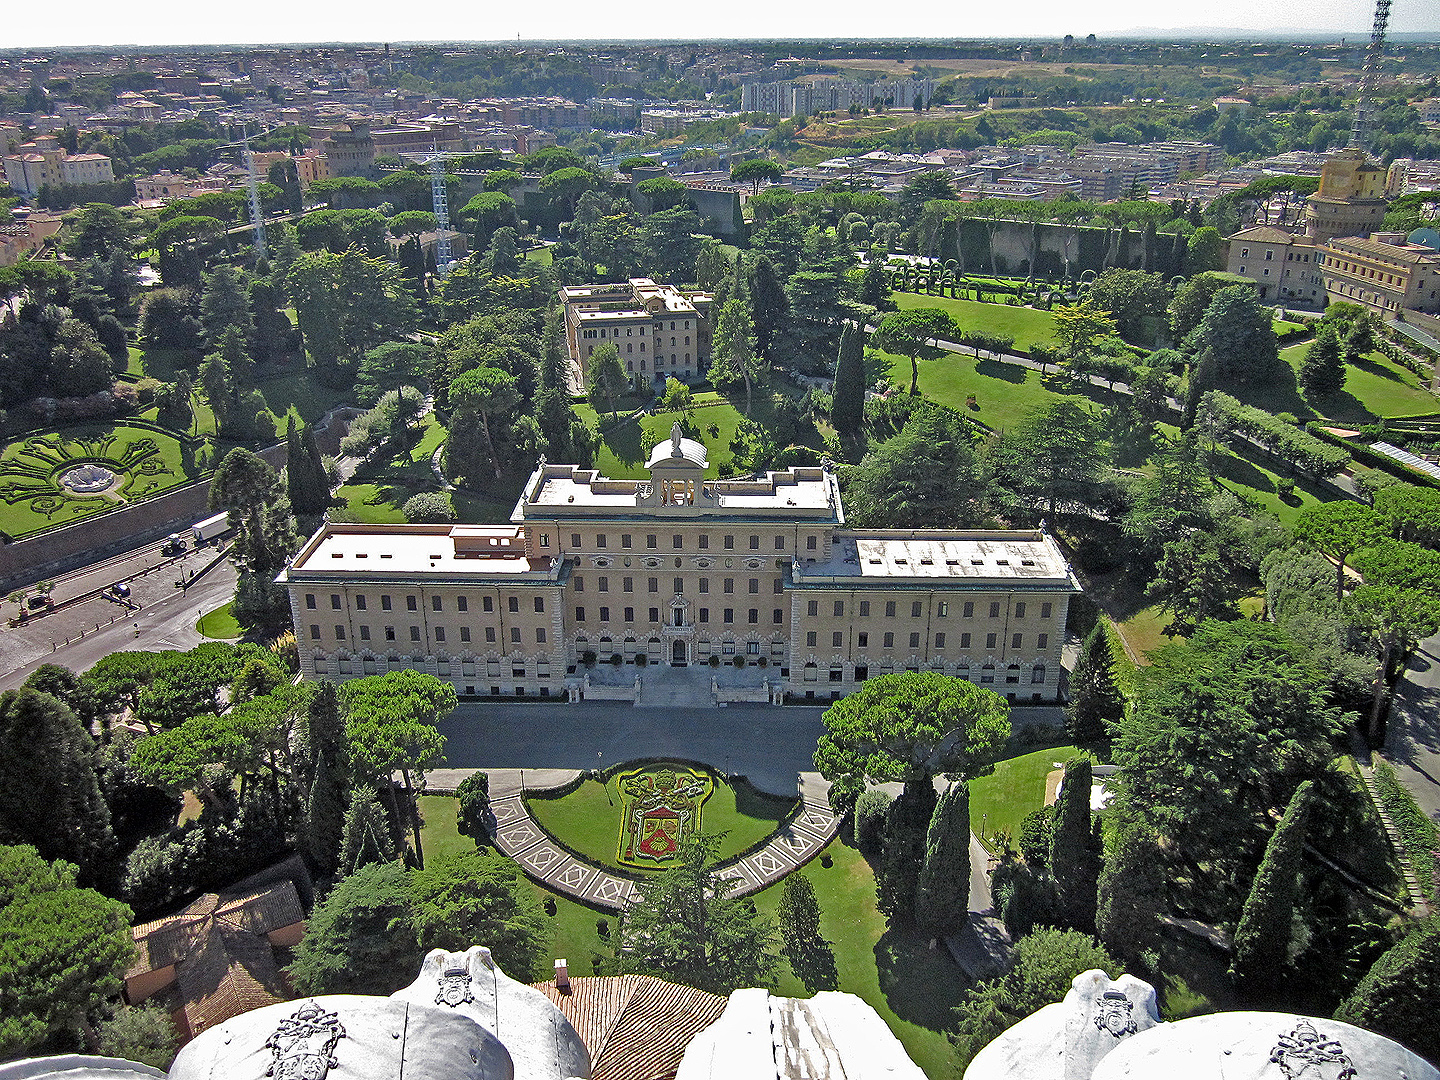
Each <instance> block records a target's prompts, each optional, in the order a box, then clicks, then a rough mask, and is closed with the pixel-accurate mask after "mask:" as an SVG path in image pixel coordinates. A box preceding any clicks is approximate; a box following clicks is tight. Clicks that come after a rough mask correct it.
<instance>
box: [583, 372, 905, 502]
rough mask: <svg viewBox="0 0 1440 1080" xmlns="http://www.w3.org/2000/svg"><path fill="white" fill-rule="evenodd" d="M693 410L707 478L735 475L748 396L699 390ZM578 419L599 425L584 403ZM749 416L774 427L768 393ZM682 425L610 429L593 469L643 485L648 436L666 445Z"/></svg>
mask: <svg viewBox="0 0 1440 1080" xmlns="http://www.w3.org/2000/svg"><path fill="white" fill-rule="evenodd" d="M907 370H908V369H907ZM907 385H908V383H907ZM695 404H696V408H695V411H694V414H693V418H692V420H691V423H692V424H693V425H694V426H695V427H697V428H698V429H699V433H700V441H701V442H703V443H704V444H705V449H706V450H707V452H708V454H709V459H710V467H709V468H708V469H707V470H706V473H705V475H706V476H712V477H713V476H729V475H731V474H733V473H734V472H735V471H736V470H735V468H734V466H733V464H732V460H733V457H734V455H733V453H732V452H731V450H730V443H731V441H732V440H733V439H734V438H735V429H736V428H737V427H738V426H739V424H740V421H741V420H743V419H744V418H745V417H744V413H743V411H742V410H743V409H744V407H745V395H744V392H743V391H741V392H740V393H738V394H736V395H734V396H733V397H730V398H726V397H724V396H722V395H720V394H717V393H715V392H714V391H713V390H705V389H700V390H697V391H696V394H695ZM575 413H576V415H578V416H580V417H581V418H582V419H584V420H586V421H587V422H590V423H594V422H595V413H594V410H593V409H592V408H591V407H590V406H589V405H587V404H585V403H577V404H576V405H575ZM751 416H752V418H753V419H754V420H755V422H756V423H758V424H760V425H762V426H766V427H769V426H771V425H772V424H773V420H774V409H773V407H772V403H771V400H770V393H769V392H768V391H764V390H757V391H756V392H755V394H754V397H753V401H752V403H751ZM678 419H680V416H679V414H678V413H672V412H660V413H654V414H652V415H649V416H642V417H640V418H639V419H638V420H636V421H635V422H633V423H628V424H621V425H619V426H618V427H614V428H611V429H610V430H609V431H607V432H605V434H604V435H603V436H601V443H600V450H599V453H597V454H596V456H595V467H596V468H597V469H599V470H600V472H601V473H602V474H603V475H605V476H613V477H616V478H618V479H627V480H639V479H643V478H644V477H646V476H647V475H648V474H647V473H646V471H645V458H646V452H645V437H646V435H647V434H648V435H649V436H651V438H652V439H654V440H663V439H668V438H669V437H670V428H671V426H672V425H673V424H674V423H675V421H676V420H678ZM712 425H713V426H714V428H715V430H714V431H713V432H712V431H711V430H710V429H711V426H712ZM807 445H814V446H817V447H818V446H819V445H820V440H819V437H818V435H815V434H814V433H811V437H810V441H809V443H808V444H807Z"/></svg>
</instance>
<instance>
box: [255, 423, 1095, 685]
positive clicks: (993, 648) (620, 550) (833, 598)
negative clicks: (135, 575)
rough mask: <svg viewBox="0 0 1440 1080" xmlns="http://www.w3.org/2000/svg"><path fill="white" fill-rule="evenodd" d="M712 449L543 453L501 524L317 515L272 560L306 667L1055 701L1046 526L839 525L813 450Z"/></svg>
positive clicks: (1054, 602) (683, 446)
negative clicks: (719, 457) (809, 456)
mask: <svg viewBox="0 0 1440 1080" xmlns="http://www.w3.org/2000/svg"><path fill="white" fill-rule="evenodd" d="M706 467H707V461H706V451H705V447H704V446H703V445H701V444H700V443H698V442H695V441H693V440H690V439H686V438H684V437H682V435H681V433H680V429H679V426H678V425H676V426H675V427H674V429H673V430H672V432H671V437H670V439H669V440H668V441H666V442H662V443H661V444H659V445H658V446H657V447H656V448H655V450H654V451H653V452H652V453H651V455H650V460H649V463H648V469H649V474H650V475H649V479H647V480H620V479H612V478H610V477H606V476H601V475H600V474H599V473H597V472H595V471H593V470H589V469H580V468H577V467H575V466H573V465H550V464H546V463H545V462H544V461H543V460H542V461H541V463H540V465H539V467H538V468H537V469H536V470H535V471H534V472H533V473H532V474H531V476H530V478H529V479H528V480H527V481H526V483H525V488H524V491H523V492H522V494H521V497H520V499H519V501H518V502H517V503H516V506H515V510H514V512H513V513H512V514H511V517H510V522H509V524H508V525H401V526H392V525H384V526H380V525H352V524H340V523H327V524H325V525H324V526H323V527H322V528H321V529H320V530H319V531H318V532H317V533H316V534H315V535H314V536H312V537H311V538H310V539H309V541H307V542H306V544H305V545H304V547H303V548H302V549H301V550H300V552H299V554H297V555H296V556H295V558H294V560H293V562H292V563H291V565H290V566H289V568H287V569H286V570H285V571H283V572H282V573H281V575H280V577H279V578H278V580H279V581H280V582H281V583H283V584H285V585H286V587H287V588H288V590H289V594H290V605H291V609H292V612H293V614H294V620H295V630H296V637H297V639H298V642H299V649H300V657H301V666H302V670H303V672H304V673H305V675H306V676H314V677H327V678H340V679H343V678H351V677H355V676H360V675H371V674H381V673H384V672H387V671H394V670H402V669H414V670H419V671H425V672H429V673H431V674H433V675H436V676H438V677H440V678H443V679H447V680H449V681H450V682H451V683H452V684H453V685H454V686H455V688H456V691H457V693H459V694H461V695H462V696H481V697H485V696H491V697H508V696H539V697H565V698H568V699H569V700H571V701H578V700H582V699H584V698H591V699H597V698H598V699H610V700H628V701H638V700H641V699H643V697H644V695H645V694H646V693H647V692H654V691H655V690H656V688H658V687H660V686H663V685H665V684H666V682H667V681H671V682H674V681H680V682H684V681H686V680H688V681H689V682H690V684H691V685H694V686H698V687H700V689H701V690H702V691H703V692H705V693H708V694H711V695H713V698H714V700H716V701H747V700H748V701H771V702H776V703H779V702H783V701H786V700H790V701H796V700H800V701H804V700H826V701H828V700H831V699H832V698H836V697H840V696H842V695H844V694H846V693H849V692H850V691H851V690H854V689H855V688H856V686H857V685H858V684H860V683H861V682H863V681H864V680H865V679H867V678H869V677H872V676H875V675H880V674H884V673H887V672H892V671H904V670H911V671H922V670H923V671H936V672H942V673H945V674H948V675H955V676H959V677H961V678H966V679H969V680H970V681H971V682H974V683H976V684H977V685H982V686H985V687H986V688H988V689H992V690H995V691H996V692H997V693H1000V694H1002V695H1003V696H1005V697H1007V698H1008V699H1009V700H1010V701H1012V702H1017V703H1027V704H1028V703H1032V702H1053V701H1054V700H1056V697H1057V687H1058V679H1059V674H1060V647H1061V641H1062V638H1063V636H1064V628H1065V616H1066V612H1067V609H1068V606H1069V600H1070V597H1071V596H1072V595H1073V594H1074V593H1075V592H1077V591H1078V585H1077V584H1076V580H1075V577H1074V575H1073V574H1072V573H1071V571H1070V568H1069V566H1068V564H1067V563H1066V561H1065V558H1064V555H1063V554H1062V553H1061V551H1060V549H1059V547H1058V546H1057V545H1056V543H1055V541H1054V540H1053V539H1052V538H1051V537H1050V536H1049V535H1048V534H1047V533H1046V532H1044V531H1043V530H1031V531H1001V530H989V531H953V530H929V529H922V530H886V529H879V530H852V529H847V528H846V526H845V513H844V508H843V506H842V504H841V499H840V489H839V484H838V483H837V481H836V477H835V475H834V473H833V472H832V471H831V470H830V469H829V468H828V467H816V468H805V467H796V468H791V469H785V470H780V471H776V472H770V473H767V474H765V475H764V476H763V477H761V478H758V479H736V480H714V479H707V478H706V475H705V474H706ZM679 669H685V670H679ZM647 687H648V688H649V689H648V690H647Z"/></svg>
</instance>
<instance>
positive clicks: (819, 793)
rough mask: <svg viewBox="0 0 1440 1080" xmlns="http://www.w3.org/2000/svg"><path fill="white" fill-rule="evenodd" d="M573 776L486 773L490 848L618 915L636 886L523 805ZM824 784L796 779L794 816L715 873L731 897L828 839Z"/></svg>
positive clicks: (809, 855) (773, 878)
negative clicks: (570, 845) (581, 852)
mask: <svg viewBox="0 0 1440 1080" xmlns="http://www.w3.org/2000/svg"><path fill="white" fill-rule="evenodd" d="M579 775H580V773H579V772H578V771H577V770H573V769H491V770H490V810H491V813H493V814H494V817H495V821H494V824H493V825H492V827H491V832H492V835H493V836H494V837H495V846H496V847H497V848H499V849H500V850H501V851H502V852H504V853H505V854H506V855H509V856H510V857H511V858H512V859H514V860H515V861H516V862H517V863H519V864H520V868H521V869H522V870H523V871H524V872H525V874H526V875H527V876H528V877H530V878H533V879H534V880H535V881H537V882H539V883H540V884H541V885H544V886H545V887H546V888H547V889H550V890H551V891H553V892H558V893H561V894H563V895H565V896H569V897H571V898H573V899H575V900H579V901H580V902H581V903H583V904H589V905H590V906H591V907H595V908H600V909H602V910H607V911H619V910H620V909H622V908H623V907H625V905H627V904H628V903H630V901H631V900H633V899H634V898H635V896H636V895H637V894H638V892H639V882H638V880H637V879H635V878H632V877H630V876H628V875H624V874H621V873H618V872H616V871H612V870H608V869H605V868H603V867H600V866H596V865H594V864H593V863H590V862H586V861H585V860H583V859H581V858H579V857H578V856H576V855H575V853H574V852H572V851H570V850H569V849H567V848H565V847H564V846H563V845H561V844H560V843H559V841H557V840H556V839H555V838H554V837H553V836H551V835H550V834H549V833H548V832H546V831H545V830H544V829H543V828H542V827H541V826H540V823H539V822H537V821H536V820H535V819H534V818H533V817H531V815H530V810H529V808H528V807H526V805H525V798H524V793H525V792H526V791H546V790H551V789H554V788H557V787H562V786H564V785H565V784H568V783H570V782H572V781H573V780H575V779H576V778H577V777H578V776H579ZM829 790H830V785H829V784H828V783H827V782H826V781H825V780H823V779H822V778H821V777H820V775H819V774H818V773H801V774H800V777H799V794H800V801H801V806H800V809H799V811H798V812H797V813H796V814H795V816H794V817H793V818H791V819H790V820H789V821H788V822H787V823H786V824H784V825H782V826H781V827H780V829H779V830H778V831H777V832H776V833H775V834H774V835H773V836H771V837H770V838H769V839H768V840H767V841H766V842H765V843H764V844H763V845H761V846H760V847H758V848H756V849H754V850H753V851H750V852H748V853H747V854H745V855H744V856H743V857H741V858H739V859H736V860H734V861H732V862H729V863H727V864H724V865H722V866H721V867H720V870H719V874H720V876H721V877H722V878H726V879H730V880H734V881H736V882H737V883H738V884H737V885H736V887H735V889H734V890H733V892H732V895H735V896H747V895H749V894H750V893H755V892H759V891H760V890H761V889H764V888H766V887H768V886H770V885H773V884H774V883H775V882H777V881H779V880H780V879H781V878H783V877H785V875H787V874H790V873H792V872H794V871H795V870H798V869H799V868H800V867H801V866H804V865H805V863H807V862H809V861H810V860H811V859H813V858H814V857H815V856H816V855H818V854H819V853H820V851H821V849H823V848H824V847H825V845H826V844H828V843H830V841H831V840H832V839H833V838H834V836H835V830H836V826H837V821H836V817H835V814H834V812H833V811H832V810H831V809H830V803H829V801H828V798H827V796H828V793H829Z"/></svg>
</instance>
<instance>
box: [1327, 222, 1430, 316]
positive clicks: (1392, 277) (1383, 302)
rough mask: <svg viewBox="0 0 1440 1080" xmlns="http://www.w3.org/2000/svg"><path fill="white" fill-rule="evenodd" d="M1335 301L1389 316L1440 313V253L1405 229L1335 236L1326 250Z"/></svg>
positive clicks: (1330, 293) (1331, 297)
mask: <svg viewBox="0 0 1440 1080" xmlns="http://www.w3.org/2000/svg"><path fill="white" fill-rule="evenodd" d="M1320 256H1321V259H1320V271H1321V274H1322V275H1323V277H1324V282H1325V297H1326V299H1327V300H1328V301H1329V302H1330V303H1337V302H1340V301H1344V302H1345V303H1350V304H1360V305H1361V306H1363V307H1367V308H1369V309H1370V310H1371V311H1373V312H1375V314H1377V315H1379V316H1381V317H1382V318H1385V319H1394V318H1396V317H1398V316H1402V315H1403V313H1405V312H1406V311H1418V312H1420V313H1422V314H1424V315H1440V251H1437V250H1436V249H1435V248H1432V247H1426V246H1424V245H1422V244H1412V243H1408V242H1407V241H1406V239H1405V235H1404V234H1403V233H1375V234H1373V235H1371V236H1369V237H1361V236H1343V237H1335V238H1333V239H1331V240H1330V241H1328V242H1327V243H1326V244H1325V245H1324V246H1323V247H1322V248H1321V249H1320Z"/></svg>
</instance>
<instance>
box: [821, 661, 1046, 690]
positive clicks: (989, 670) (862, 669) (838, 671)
mask: <svg viewBox="0 0 1440 1080" xmlns="http://www.w3.org/2000/svg"><path fill="white" fill-rule="evenodd" d="M905 670H906V671H916V672H918V671H919V670H920V669H919V668H918V667H910V668H906V669H905ZM995 671H996V668H995V665H994V664H986V665H985V666H984V667H982V668H981V669H980V675H979V677H978V678H972V676H971V674H970V669H969V667H968V665H962V666H961V667H959V668H957V669H956V672H955V674H956V677H957V678H961V679H967V680H969V681H971V682H979V683H981V684H984V683H993V682H994V681H995ZM800 672H801V673H800V677H801V680H802V681H803V682H818V681H819V677H820V668H819V665H817V664H815V663H813V662H812V663H808V664H806V665H805V666H804V667H803V668H801V669H800ZM882 674H889V672H888V671H885V672H882ZM869 677H870V669H869V667H867V666H866V665H864V664H856V665H855V681H856V682H864V681H865V680H866V679H868V678H869ZM1004 678H1005V682H1006V683H1008V684H1010V685H1015V684H1017V683H1019V682H1020V665H1019V664H1011V665H1010V666H1009V667H1007V668H1006V669H1005V676H1004ZM830 681H831V682H832V683H838V682H844V681H845V669H844V668H843V667H841V666H840V665H838V664H832V665H831V666H830ZM1030 684H1031V685H1032V686H1043V685H1044V684H1045V665H1044V664H1036V665H1035V666H1034V667H1032V668H1031V669H1030Z"/></svg>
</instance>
